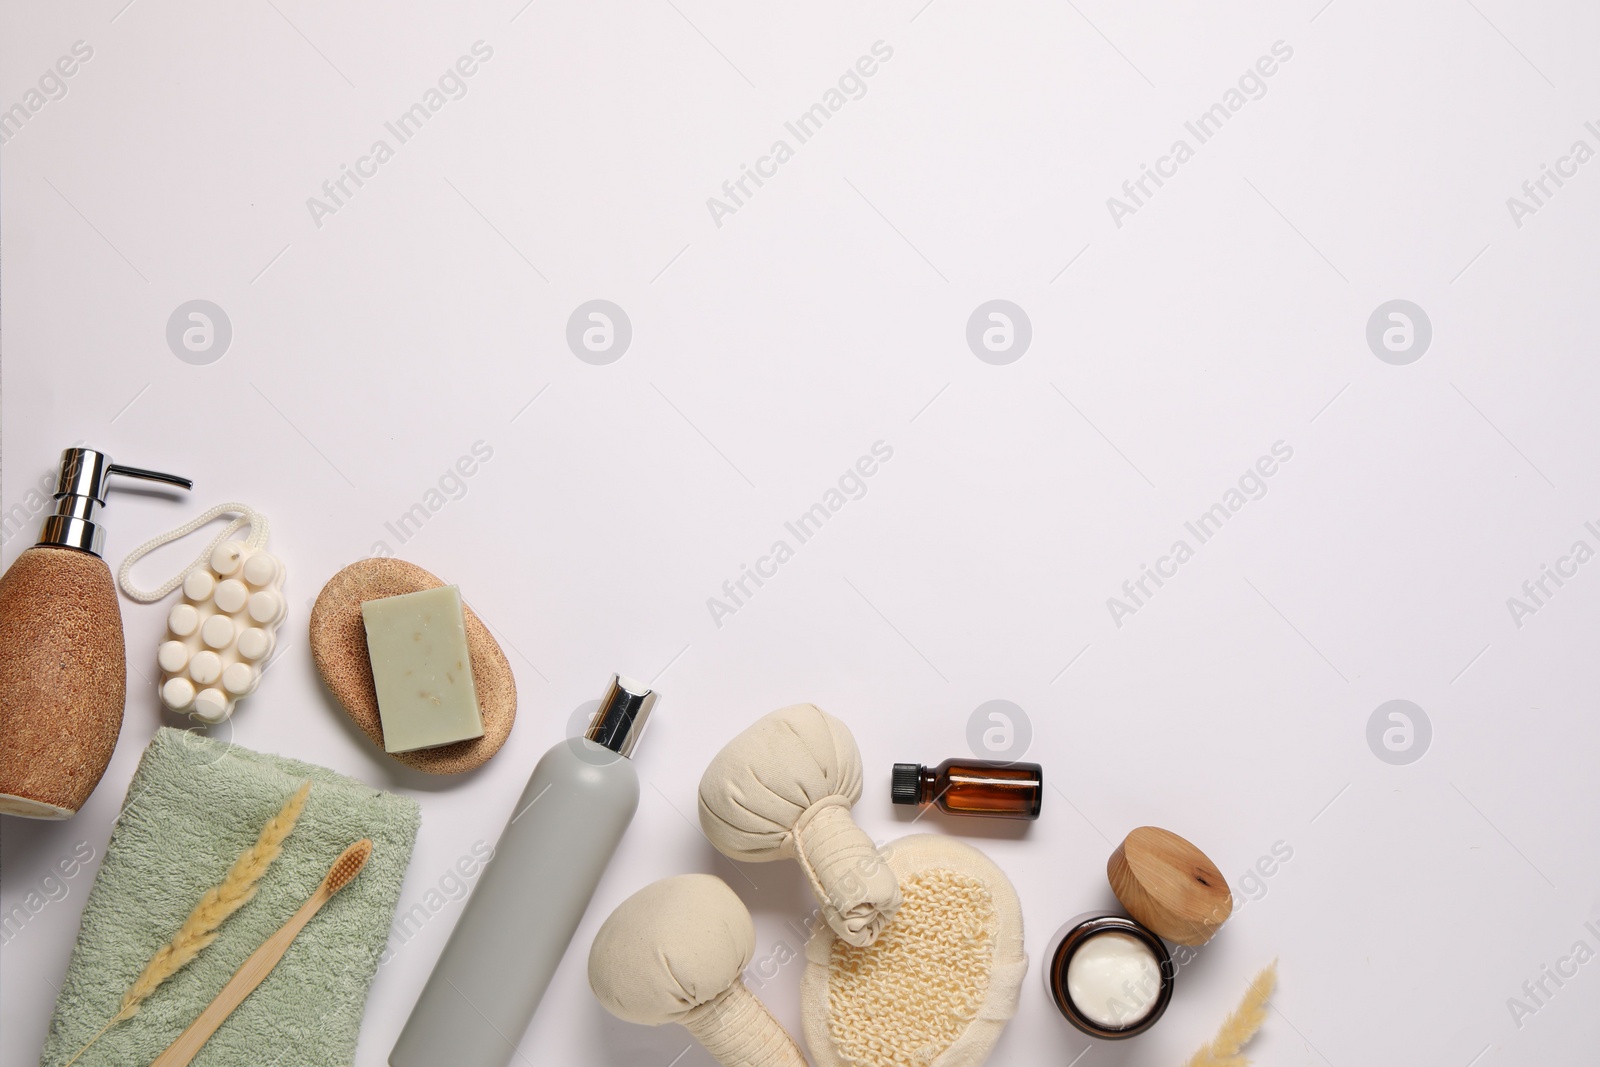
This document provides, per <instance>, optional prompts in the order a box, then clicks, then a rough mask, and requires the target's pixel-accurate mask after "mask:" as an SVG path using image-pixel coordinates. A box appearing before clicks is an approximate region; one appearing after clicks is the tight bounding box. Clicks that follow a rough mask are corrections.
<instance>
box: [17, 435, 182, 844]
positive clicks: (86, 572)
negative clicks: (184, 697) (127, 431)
mask: <svg viewBox="0 0 1600 1067" xmlns="http://www.w3.org/2000/svg"><path fill="white" fill-rule="evenodd" d="M113 474H120V475H123V476H125V477H129V478H144V479H147V480H149V481H155V482H166V483H167V484H169V485H178V486H182V487H183V488H185V489H188V488H190V487H191V486H192V485H193V484H194V483H193V482H191V481H190V480H189V479H187V478H179V477H177V476H176V475H172V474H161V473H159V472H157V471H147V470H140V469H139V468H137V467H124V466H122V465H121V464H118V463H112V462H111V458H110V457H109V456H107V455H106V454H105V453H104V452H96V451H94V450H93V449H89V448H69V449H66V450H65V451H63V452H62V453H61V470H60V474H59V475H58V477H57V479H56V491H55V501H56V506H55V512H54V513H53V514H51V515H48V516H46V517H45V520H44V527H43V529H42V530H40V532H39V543H38V544H36V545H34V546H33V547H32V548H30V549H27V550H26V551H24V552H23V553H22V554H21V555H20V556H18V557H17V559H16V562H15V563H13V564H12V565H11V567H10V569H8V570H7V571H6V572H5V574H4V575H0V814H4V815H20V816H23V817H24V818H29V819H67V818H71V817H72V816H73V815H75V814H77V811H78V809H79V808H80V807H82V806H83V802H84V801H85V800H87V799H88V798H89V794H90V793H92V792H94V787H95V786H96V785H98V784H99V783H100V776H101V775H102V774H104V773H105V770H106V764H108V763H110V762H111V753H112V752H113V751H114V750H115V749H116V747H117V735H118V734H119V733H120V732H121V731H122V708H123V704H124V703H125V702H126V700H127V692H128V678H127V665H126V664H127V658H126V648H125V647H124V644H123V638H122V610H121V608H120V606H119V605H118V604H117V589H116V585H115V583H114V582H113V581H112V579H111V568H110V567H108V566H106V562H105V560H104V559H102V558H101V551H102V550H103V549H104V547H105V536H106V535H105V528H104V527H102V526H101V525H100V524H99V523H98V522H97V521H96V516H95V508H97V507H101V506H104V504H105V502H106V489H107V483H108V482H109V481H110V479H111V475H113Z"/></svg>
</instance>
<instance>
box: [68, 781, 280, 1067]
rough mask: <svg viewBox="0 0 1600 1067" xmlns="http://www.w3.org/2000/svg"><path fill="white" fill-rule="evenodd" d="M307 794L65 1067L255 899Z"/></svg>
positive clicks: (259, 840)
mask: <svg viewBox="0 0 1600 1067" xmlns="http://www.w3.org/2000/svg"><path fill="white" fill-rule="evenodd" d="M310 792H311V783H310V782H309V781H307V782H304V783H302V784H301V786H300V788H299V789H298V790H296V791H295V794H294V796H292V797H290V798H289V799H288V801H287V802H286V803H285V804H284V805H283V809H282V810H281V811H279V812H278V814H276V815H274V816H273V817H272V818H271V819H270V820H268V822H267V824H266V825H265V826H263V827H262V828H261V833H260V834H259V835H258V836H257V837H256V843H255V844H253V845H251V846H250V847H249V848H247V849H245V850H244V851H243V852H241V853H240V854H239V858H238V859H236V860H234V861H233V866H232V867H231V868H229V870H228V875H227V877H226V878H224V879H223V880H222V884H220V885H218V886H216V887H214V888H212V889H210V890H207V891H206V895H205V896H203V897H201V898H200V903H198V904H196V905H195V906H194V910H193V911H192V912H190V913H189V917H188V918H187V919H185V920H184V921H183V925H182V926H181V927H179V928H178V932H177V933H176V934H174V935H173V938H172V940H171V941H169V942H167V943H166V944H165V945H162V946H161V947H160V948H158V949H156V953H155V955H154V956H151V957H150V962H149V963H147V964H145V965H144V970H142V971H140V972H139V977H138V978H135V979H134V981H133V985H131V986H129V987H128V991H127V992H126V993H124V994H123V995H122V1003H121V1005H119V1007H118V1009H117V1014H115V1015H113V1016H112V1017H111V1021H110V1022H108V1023H106V1024H105V1025H104V1026H102V1027H101V1028H100V1032H99V1033H97V1034H95V1035H94V1036H93V1037H92V1038H90V1039H89V1043H88V1044H87V1045H84V1046H83V1048H81V1049H79V1050H78V1053H77V1055H76V1056H73V1057H72V1059H70V1060H68V1061H67V1062H66V1064H65V1065H64V1067H72V1065H73V1064H74V1063H77V1062H78V1060H79V1058H81V1057H82V1056H83V1054H84V1053H85V1052H87V1051H89V1047H90V1046H91V1045H93V1044H94V1043H95V1042H96V1041H98V1040H100V1038H101V1037H102V1036H104V1035H105V1032H106V1031H107V1030H109V1029H111V1028H112V1027H113V1026H115V1025H117V1024H118V1023H120V1022H122V1021H123V1020H125V1019H131V1018H133V1016H134V1015H135V1014H137V1013H138V1011H139V1005H141V1004H143V1003H144V1002H145V1000H147V999H148V998H149V996H150V994H152V993H154V992H155V991H156V989H157V988H159V987H160V985H161V983H162V982H165V981H166V980H167V979H168V978H171V977H172V976H173V975H174V974H177V973H178V971H180V970H182V969H183V967H184V965H185V964H187V963H188V962H189V961H190V960H192V959H194V958H195V957H196V956H198V955H200V953H201V951H202V950H203V949H205V947H206V946H207V945H209V944H211V942H213V941H215V940H216V939H217V928H218V927H220V926H221V925H222V923H223V921H224V920H226V919H227V918H228V916H230V915H232V914H233V913H234V912H236V911H238V910H239V909H240V908H242V907H244V906H245V905H246V904H248V903H249V902H250V898H251V897H253V896H255V895H256V885H257V883H259V882H260V881H261V876H262V875H264V874H266V873H267V868H268V867H270V866H272V861H273V860H275V859H277V858H278V853H280V852H282V851H283V842H284V839H285V838H287V837H288V836H289V832H290V831H291V830H293V829H294V824H295V823H296V822H297V821H299V819H300V812H301V811H303V810H304V809H305V806H306V796H307V795H308V794H309V793H310Z"/></svg>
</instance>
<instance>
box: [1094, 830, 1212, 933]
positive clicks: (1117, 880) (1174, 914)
mask: <svg viewBox="0 0 1600 1067" xmlns="http://www.w3.org/2000/svg"><path fill="white" fill-rule="evenodd" d="M1106 878H1107V879H1108V880H1110V882H1111V891H1112V892H1113V893H1115V894H1116V895H1117V899H1118V900H1119V901H1121V902H1122V906H1123V907H1124V908H1126V909H1127V910H1128V914H1129V915H1131V916H1133V918H1134V919H1135V920H1136V921H1138V922H1139V923H1140V924H1141V925H1143V926H1146V927H1148V928H1150V929H1151V930H1153V931H1155V932H1156V933H1157V934H1159V935H1161V936H1162V937H1164V938H1166V939H1167V940H1168V941H1172V942H1175V943H1176V944H1179V945H1203V944H1205V943H1206V942H1207V941H1210V940H1211V938H1212V936H1213V935H1215V934H1216V932H1217V930H1218V929H1220V928H1221V926H1222V924H1223V923H1225V922H1227V921H1228V916H1229V915H1231V914H1233V894H1232V893H1230V892H1229V891H1228V880H1227V879H1226V878H1224V877H1222V872H1221V871H1219V870H1217V865H1216V864H1214V863H1212V862H1211V860H1210V859H1208V858H1207V857H1206V854H1205V853H1204V852H1201V851H1200V850H1199V849H1197V848H1195V847H1194V846H1193V845H1191V844H1190V843H1189V842H1187V841H1185V840H1184V839H1183V838H1181V837H1179V836H1178V835H1177V834H1175V833H1173V832H1172V831H1170V830H1162V829H1160V828H1159V827H1155V826H1141V827H1139V828H1138V829H1137V830H1134V831H1133V832H1132V833H1130V834H1129V835H1128V836H1127V837H1126V838H1124V839H1123V841H1122V844H1120V845H1118V846H1117V850H1116V851H1115V852H1113V853H1112V854H1111V859H1110V860H1109V861H1107V863H1106Z"/></svg>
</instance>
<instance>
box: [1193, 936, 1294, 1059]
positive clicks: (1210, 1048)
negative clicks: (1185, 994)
mask: <svg viewBox="0 0 1600 1067" xmlns="http://www.w3.org/2000/svg"><path fill="white" fill-rule="evenodd" d="M1277 985H1278V963H1277V961H1276V960H1274V961H1273V962H1272V963H1270V964H1268V965H1267V967H1266V969H1265V970H1263V971H1262V972H1261V973H1260V974H1258V975H1256V976H1255V979H1254V981H1252V982H1251V983H1250V990H1249V992H1247V993H1245V995H1244V1000H1242V1001H1240V1002H1239V1006H1238V1007H1237V1008H1235V1009H1234V1010H1233V1014H1232V1015H1230V1016H1228V1018H1227V1020H1226V1021H1225V1022H1224V1023H1223V1024H1222V1029H1221V1030H1219V1031H1217V1036H1216V1037H1214V1038H1212V1040H1211V1044H1209V1045H1206V1046H1205V1047H1204V1048H1202V1049H1200V1051H1198V1052H1196V1053H1195V1054H1194V1055H1193V1056H1191V1057H1189V1062H1188V1063H1187V1064H1186V1065H1185V1067H1247V1065H1248V1064H1249V1063H1250V1060H1249V1058H1248V1057H1246V1056H1243V1055H1241V1054H1240V1050H1241V1049H1243V1048H1244V1046H1245V1045H1246V1044H1247V1043H1248V1042H1249V1041H1250V1039H1251V1038H1252V1037H1255V1036H1256V1031H1257V1030H1260V1029H1261V1024H1262V1023H1264V1022H1266V1021H1267V1001H1268V999H1269V998H1271V996H1272V991H1273V990H1274V989H1276V988H1277Z"/></svg>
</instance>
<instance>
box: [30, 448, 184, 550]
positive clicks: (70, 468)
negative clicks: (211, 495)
mask: <svg viewBox="0 0 1600 1067" xmlns="http://www.w3.org/2000/svg"><path fill="white" fill-rule="evenodd" d="M113 474H120V475H123V476H124V477H127V478H142V479H144V480H145V481H151V482H165V483H166V484H168V485H176V486H180V487H182V488H184V489H191V488H193V487H194V482H193V481H191V480H190V479H188V478H183V477H180V476H178V475H176V474H163V473H162V472H160V471H151V470H145V469H143V468H142V467H125V466H123V465H122V464H120V463H113V462H111V457H110V456H108V455H106V454H105V453H104V452H96V451H95V450H94V449H92V448H68V449H64V450H62V453H61V469H60V473H59V474H58V475H57V477H56V492H55V500H56V510H55V513H54V514H53V515H48V516H46V517H45V520H44V526H43V528H42V529H40V531H39V544H41V545H57V546H60V547H62V548H75V549H78V550H79V551H81V552H88V553H90V554H91V555H95V556H98V555H100V554H101V552H102V550H103V549H104V548H105V542H106V531H105V527H103V526H101V525H100V524H99V523H97V522H95V521H94V509H95V508H96V507H103V506H104V505H105V502H106V490H107V489H108V488H109V487H110V486H109V483H110V481H111V475H113Z"/></svg>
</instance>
